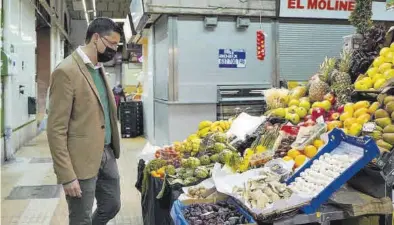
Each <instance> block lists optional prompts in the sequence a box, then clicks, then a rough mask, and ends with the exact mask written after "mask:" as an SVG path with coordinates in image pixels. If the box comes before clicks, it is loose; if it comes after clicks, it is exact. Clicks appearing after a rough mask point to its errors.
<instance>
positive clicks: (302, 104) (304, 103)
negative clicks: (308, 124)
mask: <svg viewBox="0 0 394 225" xmlns="http://www.w3.org/2000/svg"><path fill="white" fill-rule="evenodd" d="M299 106H300V107H302V108H304V109H306V110H309V109H310V108H311V103H310V102H308V101H306V100H304V101H301V102H300V105H299Z"/></svg>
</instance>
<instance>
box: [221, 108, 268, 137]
mask: <svg viewBox="0 0 394 225" xmlns="http://www.w3.org/2000/svg"><path fill="white" fill-rule="evenodd" d="M264 121H266V117H258V116H251V115H249V114H247V113H241V114H239V116H238V117H237V118H236V119H235V120H234V121H233V123H232V125H231V127H230V129H229V130H228V131H227V136H228V137H233V136H235V137H236V139H238V140H245V137H246V135H251V134H252V133H253V132H254V131H255V130H256V129H257V128H258V127H259V126H260V125H261V124H262V123H263V122H264Z"/></svg>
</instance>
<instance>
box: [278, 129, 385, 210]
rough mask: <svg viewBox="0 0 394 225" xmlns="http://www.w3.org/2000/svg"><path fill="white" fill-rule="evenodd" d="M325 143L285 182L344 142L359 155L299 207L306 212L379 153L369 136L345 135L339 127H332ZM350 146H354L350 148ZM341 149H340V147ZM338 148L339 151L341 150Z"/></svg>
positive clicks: (292, 179)
mask: <svg viewBox="0 0 394 225" xmlns="http://www.w3.org/2000/svg"><path fill="white" fill-rule="evenodd" d="M328 138H329V140H328V142H327V144H326V145H325V146H324V147H323V148H322V149H321V150H320V151H319V152H318V153H317V155H316V156H315V157H313V158H312V159H311V160H309V161H308V162H307V163H306V164H305V165H304V166H303V167H302V168H300V169H299V170H298V171H297V172H296V173H295V174H294V175H293V176H291V177H290V178H289V179H288V180H287V181H286V183H287V184H290V183H292V182H294V180H295V179H296V178H297V177H300V175H301V173H302V172H304V171H305V170H306V169H308V168H310V167H311V166H312V164H313V161H314V160H317V159H319V158H320V156H322V155H324V154H325V153H331V152H333V151H338V150H339V148H340V146H342V145H343V144H345V145H346V146H347V148H349V146H350V148H351V149H348V150H349V151H350V152H353V153H356V154H358V155H361V157H360V158H359V159H358V160H356V161H355V162H354V163H353V164H352V165H351V166H350V167H349V168H347V169H346V170H345V171H344V172H343V173H342V174H340V175H339V176H338V177H337V178H336V179H335V180H334V181H333V182H331V183H330V184H329V185H328V186H327V187H326V188H324V189H323V190H322V191H321V192H320V193H319V194H318V195H316V196H315V197H314V198H313V199H312V200H311V201H310V203H309V204H308V205H306V206H304V207H302V208H301V211H303V212H304V213H306V214H312V213H315V212H316V211H317V210H318V208H319V207H320V206H321V205H322V204H323V203H325V202H326V201H327V200H328V199H329V198H330V196H331V195H332V194H333V193H334V192H336V191H337V190H338V189H339V188H340V187H341V186H342V185H344V184H345V183H346V182H347V181H348V180H350V178H352V177H353V176H354V175H355V174H356V173H357V172H358V171H360V170H361V169H362V168H363V167H364V166H365V165H367V164H368V163H369V162H370V161H371V160H372V159H374V158H375V157H377V156H378V155H379V154H380V151H379V148H378V146H377V145H376V143H375V141H374V140H373V139H372V138H370V137H366V136H364V137H354V136H349V135H346V134H345V133H344V132H343V131H342V130H340V129H337V128H335V129H333V130H332V131H331V132H330V133H329V134H328ZM352 146H353V147H354V148H352ZM341 150H342V149H341ZM341 150H339V151H341ZM341 154H347V152H346V151H342V152H341Z"/></svg>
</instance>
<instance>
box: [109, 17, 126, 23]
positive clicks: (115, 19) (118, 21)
mask: <svg viewBox="0 0 394 225" xmlns="http://www.w3.org/2000/svg"><path fill="white" fill-rule="evenodd" d="M112 20H113V21H114V22H115V23H124V22H125V21H126V19H119V18H112Z"/></svg>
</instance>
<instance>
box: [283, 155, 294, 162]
mask: <svg viewBox="0 0 394 225" xmlns="http://www.w3.org/2000/svg"><path fill="white" fill-rule="evenodd" d="M283 160H285V161H291V160H293V158H291V157H290V156H285V157H283Z"/></svg>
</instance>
